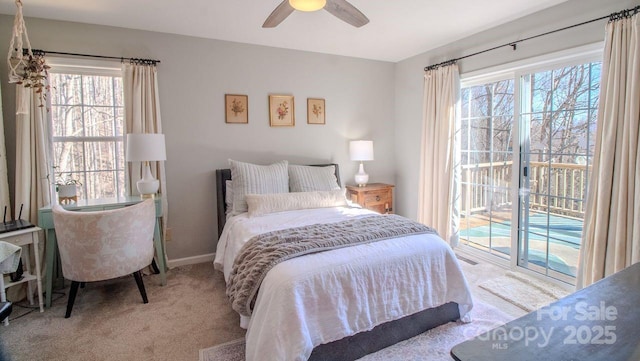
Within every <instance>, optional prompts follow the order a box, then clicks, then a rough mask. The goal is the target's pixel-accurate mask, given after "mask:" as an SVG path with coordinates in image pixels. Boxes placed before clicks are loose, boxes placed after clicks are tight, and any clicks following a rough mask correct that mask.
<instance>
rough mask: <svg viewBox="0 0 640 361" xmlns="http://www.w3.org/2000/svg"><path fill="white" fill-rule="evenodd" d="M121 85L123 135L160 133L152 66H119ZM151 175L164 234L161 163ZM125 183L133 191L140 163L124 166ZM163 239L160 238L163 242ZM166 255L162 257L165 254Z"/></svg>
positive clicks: (155, 73) (165, 207) (164, 196)
mask: <svg viewBox="0 0 640 361" xmlns="http://www.w3.org/2000/svg"><path fill="white" fill-rule="evenodd" d="M122 73H123V76H122V77H123V83H124V108H125V118H124V121H125V129H126V133H127V134H128V133H162V122H161V119H160V95H159V93H158V71H157V68H156V66H155V65H152V64H128V63H123V64H122ZM151 173H153V175H154V176H155V177H156V179H158V180H159V181H160V193H161V195H162V210H163V215H162V228H163V234H164V233H166V228H167V221H168V218H167V215H168V214H169V212H168V210H169V208H168V207H169V206H168V203H167V182H166V176H165V174H166V173H165V168H164V162H155V166H154V165H153V164H151ZM125 177H126V182H127V189H128V191H129V194H134V193H136V192H137V189H136V182H137V181H138V180H139V179H140V178H142V163H140V162H135V163H131V162H130V163H129V164H127V168H126V175H125ZM165 238H166V237H163V240H164V239H165ZM165 256H166V255H165Z"/></svg>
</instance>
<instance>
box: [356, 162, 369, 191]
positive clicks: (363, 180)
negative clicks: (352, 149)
mask: <svg viewBox="0 0 640 361" xmlns="http://www.w3.org/2000/svg"><path fill="white" fill-rule="evenodd" d="M355 181H356V184H357V185H358V187H364V186H366V185H367V183H368V182H369V175H368V174H367V173H365V172H364V165H363V164H362V162H360V168H359V169H358V173H356V175H355Z"/></svg>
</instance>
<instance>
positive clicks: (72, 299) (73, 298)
mask: <svg viewBox="0 0 640 361" xmlns="http://www.w3.org/2000/svg"><path fill="white" fill-rule="evenodd" d="M78 286H80V282H76V281H71V290H69V300H68V301H67V313H66V314H65V315H64V318H69V317H71V310H72V309H73V303H74V302H75V301H76V294H78Z"/></svg>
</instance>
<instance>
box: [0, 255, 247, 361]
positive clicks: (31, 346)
mask: <svg viewBox="0 0 640 361" xmlns="http://www.w3.org/2000/svg"><path fill="white" fill-rule="evenodd" d="M144 282H145V286H146V289H147V295H148V297H149V303H148V304H143V303H142V299H141V297H140V293H139V292H138V288H137V287H136V284H135V281H134V279H133V277H127V278H123V279H118V280H113V281H108V282H101V283H95V284H87V286H86V288H85V289H80V290H78V296H77V298H76V302H75V306H74V309H73V313H72V314H71V318H69V319H65V318H64V313H65V309H66V301H67V297H66V296H65V295H61V294H56V293H54V295H53V296H54V299H56V300H55V302H54V303H53V305H52V307H51V309H46V310H45V312H44V313H40V312H31V313H28V314H27V315H25V316H22V317H19V316H20V315H21V314H24V312H25V311H28V310H27V309H24V308H22V307H15V308H14V311H13V313H12V315H11V318H13V319H12V320H11V324H10V325H9V326H8V327H4V326H0V340H1V341H0V342H1V343H4V346H5V350H6V352H7V353H8V354H9V356H10V357H11V360H13V361H21V360H25V361H27V360H28V361H38V360H47V361H51V360H60V361H62V360H64V361H75V360H78V361H80V360H82V361H87V360H118V361H119V360H137V361H139V360H171V361H181V360H193V361H195V360H198V350H200V349H202V348H205V347H209V346H211V345H216V344H221V343H225V342H228V341H231V340H235V339H237V338H240V337H244V333H245V331H244V330H243V329H241V328H240V327H239V326H238V325H239V318H238V316H237V314H236V313H235V312H234V311H233V310H232V309H231V307H230V306H229V304H228V302H227V298H226V296H225V292H224V280H223V278H222V274H221V273H220V272H217V271H215V270H214V269H213V264H211V263H202V264H198V265H193V266H183V267H178V268H174V269H172V270H170V271H169V272H168V273H167V285H166V286H164V287H161V286H160V285H159V277H158V276H156V275H151V276H145V277H144ZM64 291H65V292H68V288H67V289H66V290H64ZM16 317H19V318H16ZM0 358H1V357H0Z"/></svg>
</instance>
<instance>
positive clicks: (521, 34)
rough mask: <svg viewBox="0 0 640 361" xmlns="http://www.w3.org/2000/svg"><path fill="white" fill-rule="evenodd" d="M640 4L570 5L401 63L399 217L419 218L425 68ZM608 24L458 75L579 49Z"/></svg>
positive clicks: (624, 0)
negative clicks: (400, 215)
mask: <svg viewBox="0 0 640 361" xmlns="http://www.w3.org/2000/svg"><path fill="white" fill-rule="evenodd" d="M638 4H640V2H638V1H637V0H636V1H632V0H606V1H605V0H570V1H567V2H565V3H563V4H560V5H558V6H555V7H553V8H550V9H547V10H544V11H541V12H538V13H536V14H533V15H530V16H527V17H524V18H522V19H520V20H517V21H514V22H511V23H508V24H505V25H503V26H499V27H496V28H493V29H490V30H487V31H484V32H481V33H478V34H475V35H473V36H471V37H468V38H465V39H463V40H461V41H457V42H455V43H452V44H449V45H446V46H443V47H441V48H438V49H435V50H433V51H429V52H426V53H423V54H420V55H417V56H414V57H411V58H409V59H406V60H403V61H401V62H399V63H397V64H396V73H395V87H396V107H395V119H396V123H395V124H396V128H395V145H396V147H395V155H396V199H395V203H396V210H397V212H398V213H400V214H402V215H404V216H406V217H410V218H416V217H417V212H418V199H417V194H418V182H419V171H420V142H421V132H422V103H423V100H422V98H423V84H424V80H423V79H424V78H423V75H424V70H423V69H424V67H425V66H427V65H431V64H436V63H439V62H442V61H445V60H449V59H452V58H458V57H460V56H464V55H467V54H472V53H475V52H477V51H481V50H484V49H488V48H491V47H494V46H498V45H502V44H506V43H509V42H512V41H515V40H519V39H524V38H526V37H529V36H533V35H537V34H540V33H544V32H547V31H551V30H555V29H559V28H563V27H565V26H570V25H573V24H577V23H580V22H583V21H587V20H591V19H595V18H599V17H602V16H605V15H609V14H610V13H613V12H616V11H619V10H623V9H627V8H631V7H634V6H636V5H638ZM605 24H606V20H602V21H598V22H595V23H591V24H588V25H584V26H580V27H578V28H574V29H570V30H566V31H562V32H559V33H555V34H552V35H548V36H544V37H541V38H537V39H534V40H530V41H526V42H522V43H520V44H518V48H517V50H516V51H513V50H512V49H511V48H510V47H506V48H502V49H499V50H495V51H492V52H488V53H485V54H482V55H478V56H474V57H471V58H468V59H464V60H461V61H460V62H458V65H459V67H460V73H461V74H464V73H466V72H471V71H474V70H479V69H484V68H488V67H492V66H496V65H500V64H505V63H509V62H513V61H517V60H521V59H527V58H531V57H534V56H538V55H543V54H547V53H552V52H555V51H560V50H564V49H569V48H573V47H577V46H580V45H586V44H591V43H595V42H599V41H604V27H605Z"/></svg>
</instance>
